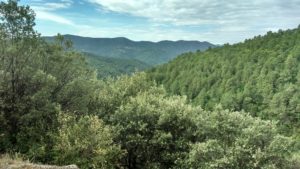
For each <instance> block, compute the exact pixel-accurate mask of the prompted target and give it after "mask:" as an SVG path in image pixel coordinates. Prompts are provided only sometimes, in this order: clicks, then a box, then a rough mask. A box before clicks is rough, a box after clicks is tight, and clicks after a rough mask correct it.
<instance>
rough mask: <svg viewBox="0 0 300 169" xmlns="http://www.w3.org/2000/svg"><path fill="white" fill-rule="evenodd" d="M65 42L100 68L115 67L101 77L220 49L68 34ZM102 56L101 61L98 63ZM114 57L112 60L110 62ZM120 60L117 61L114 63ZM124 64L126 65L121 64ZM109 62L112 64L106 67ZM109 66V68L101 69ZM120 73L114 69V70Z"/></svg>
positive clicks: (192, 43) (195, 43)
mask: <svg viewBox="0 0 300 169" xmlns="http://www.w3.org/2000/svg"><path fill="white" fill-rule="evenodd" d="M64 37H65V39H68V40H71V41H72V42H73V47H74V48H75V49H76V50H78V51H81V52H84V53H86V54H88V55H89V56H88V59H89V60H90V61H91V59H92V62H93V65H94V66H95V63H99V64H97V65H96V66H95V67H96V68H97V69H98V71H99V69H100V68H103V67H106V68H111V69H110V70H109V72H106V70H107V69H106V68H105V69H106V70H103V69H101V71H104V72H101V73H100V74H107V75H113V76H114V75H118V74H119V73H120V72H122V71H123V70H126V71H125V72H123V73H130V72H131V71H132V70H135V69H136V70H141V69H145V68H148V67H152V66H154V65H158V64H162V63H166V62H168V61H170V60H172V59H173V58H175V57H176V56H178V55H180V54H182V53H186V52H195V51H197V50H200V51H203V50H206V49H208V48H210V47H211V48H213V47H216V46H215V45H213V44H211V43H209V42H200V41H183V40H181V41H160V42H150V41H132V40H129V39H127V38H124V37H120V38H90V37H81V36H75V35H64ZM44 38H45V39H46V41H48V42H52V41H54V37H44ZM97 56H99V60H98V61H96V60H97ZM108 58H110V59H108ZM114 59H117V60H114ZM120 62H123V63H120ZM106 63H108V64H106ZM98 65H105V66H100V67H99V66H98ZM108 65H110V66H108ZM114 67H115V68H118V70H112V69H113V68H114Z"/></svg>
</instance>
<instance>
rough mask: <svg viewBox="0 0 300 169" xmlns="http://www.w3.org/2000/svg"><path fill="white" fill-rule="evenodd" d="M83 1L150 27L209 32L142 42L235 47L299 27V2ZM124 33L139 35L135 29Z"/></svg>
mask: <svg viewBox="0 0 300 169" xmlns="http://www.w3.org/2000/svg"><path fill="white" fill-rule="evenodd" d="M86 1H89V2H90V3H93V4H96V5H97V6H98V7H99V8H100V10H104V11H111V12H117V13H125V14H129V15H132V16H137V17H143V18H147V19H149V21H151V22H152V23H153V24H158V25H159V24H164V23H167V24H171V25H173V26H174V27H176V26H179V27H180V26H198V27H203V26H204V27H205V26H206V27H209V28H210V29H209V30H206V31H203V30H199V32H197V33H196V32H190V31H188V30H184V29H182V30H180V31H179V30H169V31H164V30H155V31H153V32H147V33H146V34H144V35H143V37H145V38H144V39H148V38H149V39H152V38H156V39H162V38H164V39H174V38H177V39H185V38H186V39H200V40H209V41H211V42H214V43H222V42H223V43H224V42H230V43H234V42H239V41H241V40H243V39H245V38H251V37H252V36H255V35H258V34H263V33H265V32H266V31H268V30H270V29H271V30H278V29H288V28H293V27H296V26H297V25H298V24H300V10H299V9H300V0H284V1H283V0H151V1H150V0H86ZM127 31H128V32H136V33H139V31H135V30H134V28H133V29H130V30H127ZM124 33H125V34H126V35H127V34H131V33H126V32H124ZM149 34H150V35H149ZM148 35H149V36H150V37H148ZM135 36H138V35H135Z"/></svg>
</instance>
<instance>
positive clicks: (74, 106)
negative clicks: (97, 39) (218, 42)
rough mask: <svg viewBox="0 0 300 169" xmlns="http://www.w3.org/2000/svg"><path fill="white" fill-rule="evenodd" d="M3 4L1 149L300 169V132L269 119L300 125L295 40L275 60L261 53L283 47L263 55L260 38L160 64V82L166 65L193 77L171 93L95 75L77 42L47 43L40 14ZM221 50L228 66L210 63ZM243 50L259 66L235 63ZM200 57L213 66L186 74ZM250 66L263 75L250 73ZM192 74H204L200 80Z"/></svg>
mask: <svg viewBox="0 0 300 169" xmlns="http://www.w3.org/2000/svg"><path fill="white" fill-rule="evenodd" d="M0 9H1V10H0V12H1V17H2V18H1V19H2V22H1V23H0V24H1V29H0V59H1V62H0V153H9V152H18V153H21V154H22V155H23V156H24V157H26V158H28V159H32V160H33V161H37V162H44V163H49V164H51V163H52V164H60V165H65V164H77V165H79V166H80V167H81V168H86V169H88V168H183V169H184V168H205V169H210V168H214V169H221V168H228V169H242V168H250V169H259V168H285V169H296V168H299V147H300V145H299V137H300V136H299V135H294V136H293V137H287V136H283V135H281V134H279V132H278V128H277V126H276V123H275V121H272V119H276V120H278V121H279V125H280V129H281V131H290V130H291V128H293V130H294V131H293V132H294V133H297V131H299V129H298V128H297V127H298V119H297V117H298V109H299V105H298V100H299V94H298V91H299V87H298V86H299V85H298V83H299V74H298V65H297V64H295V62H296V61H298V54H299V48H298V47H292V49H291V51H287V50H288V49H290V48H289V46H290V45H291V44H294V43H296V42H297V43H298V41H297V40H295V42H294V43H292V42H290V41H285V43H282V45H284V44H286V43H287V44H288V45H285V46H277V47H275V48H276V49H277V48H278V50H279V49H280V50H281V51H282V52H283V53H280V55H279V56H278V59H276V57H270V58H269V57H255V56H256V54H259V55H261V54H262V53H265V54H268V55H269V54H270V55H271V56H273V55H275V56H277V55H276V54H277V53H276V51H277V50H274V52H273V50H271V49H273V48H274V44H276V43H274V42H272V41H271V42H272V43H271V42H270V43H266V45H265V47H266V49H268V50H266V52H264V51H260V50H257V51H253V52H251V50H252V49H257V48H258V46H261V45H258V46H256V47H253V46H255V45H256V43H251V42H252V41H247V42H246V43H244V44H238V45H235V46H229V45H225V46H224V47H223V48H219V49H210V50H209V51H208V52H205V53H201V52H198V53H197V54H192V53H189V54H186V55H187V56H186V57H187V58H190V59H191V60H192V62H191V63H189V64H187V65H186V64H184V60H183V61H182V64H179V65H178V67H176V68H173V67H172V66H163V67H160V68H158V70H160V73H159V72H158V71H157V70H155V71H154V73H153V74H154V75H157V76H156V77H157V78H158V81H159V82H163V81H164V80H166V79H165V76H164V74H162V72H163V71H165V72H167V73H170V74H171V77H172V78H171V80H173V79H176V78H178V77H182V78H188V79H189V80H190V81H189V80H188V81H187V82H190V83H186V84H184V85H182V84H183V83H182V81H174V82H173V81H168V83H170V84H171V86H172V88H171V89H172V91H173V92H174V93H177V94H182V93H186V92H187V94H188V99H187V98H186V97H185V96H170V95H169V94H168V93H167V92H166V91H165V90H164V88H163V87H162V86H157V85H156V84H155V83H154V82H149V81H148V75H147V74H146V73H135V74H132V76H128V75H126V76H121V77H118V78H115V79H112V78H108V79H105V80H98V79H97V77H96V76H97V74H96V72H95V71H93V70H92V69H90V68H89V67H88V63H87V62H86V61H85V59H84V56H82V55H81V54H79V53H77V52H74V51H73V50H72V46H71V45H72V42H70V41H65V40H64V36H61V35H58V36H57V38H56V41H55V43H52V44H47V43H46V42H44V41H43V40H42V39H41V38H40V37H39V36H38V35H37V34H36V33H35V32H34V31H33V28H32V26H33V25H34V22H33V21H34V13H33V12H32V10H30V8H29V7H19V6H18V4H17V1H12V0H9V1H7V2H1V5H0ZM9 26H11V27H9ZM297 31H298V30H293V31H288V32H287V33H283V32H281V33H278V34H272V33H269V34H268V35H267V36H266V37H265V38H260V37H259V38H257V39H258V40H257V39H255V40H253V41H254V42H255V41H262V42H265V41H266V42H269V41H268V40H265V39H268V38H270V39H272V38H273V39H276V38H274V37H277V36H278V38H277V39H276V40H277V41H278V42H281V41H280V39H281V38H280V37H281V36H283V37H289V36H288V35H290V34H292V35H293V36H294V35H295V36H297V35H298V32H297ZM273 36H274V37H273ZM290 36H291V35H290ZM271 37H272V38H271ZM292 39H293V38H292ZM240 46H242V47H244V46H246V47H245V48H246V49H247V50H245V51H244V53H248V54H249V53H252V54H251V57H250V55H249V56H248V55H240V53H239V52H237V53H235V51H239V50H237V49H236V48H239V47H240ZM250 49H251V50H250ZM231 50H232V51H231ZM219 53H223V54H224V56H227V55H228V56H229V57H228V58H227V57H226V58H225V57H224V58H223V57H220V58H219V59H220V60H222V61H224V62H225V63H224V64H221V63H222V62H220V63H219V62H216V61H215V60H212V59H215V58H216V57H218V54H219ZM255 53H256V54H255ZM211 54H214V55H213V56H211ZM237 54H239V55H237ZM254 54H255V55H254ZM272 54H273V55H272ZM285 54H288V57H287V58H285V56H286V55H285ZM198 55H201V57H200V58H199V57H196V56H198ZM191 56H192V57H191ZM194 56H195V57H194ZM208 56H209V57H208ZM222 56H223V55H222ZM238 56H243V57H249V58H248V59H249V60H250V61H249V60H248V61H249V62H250V63H252V64H249V65H248V64H246V63H244V62H239V60H238V59H234V58H235V57H237V58H238ZM261 56H264V55H261ZM186 57H179V58H178V59H176V60H175V61H174V62H173V63H176V62H177V61H178V60H181V59H185V58H186ZM201 58H206V59H205V60H202V59H201ZM210 58H211V59H210ZM274 58H275V59H274ZM198 59H199V60H200V61H201V64H202V61H203V64H204V63H206V64H209V66H206V67H205V65H203V68H202V67H200V68H201V69H202V70H201V71H199V72H197V71H196V70H195V69H191V70H192V72H189V69H186V68H188V67H193V64H194V63H198V62H199V61H198ZM264 59H265V60H264ZM246 60H247V59H246ZM261 60H264V61H268V62H270V63H271V64H267V62H266V63H264V62H262V61H261ZM256 63H259V64H260V66H261V69H257V67H256V66H258V67H259V65H257V64H256ZM280 63H283V64H280ZM171 65H172V63H171ZM232 65H235V66H236V67H234V66H232ZM262 65H265V66H262ZM165 67H167V68H165ZM244 67H245V70H244V69H243V68H244ZM246 68H247V69H246ZM250 68H251V70H252V68H253V70H254V73H253V74H255V75H257V76H252V73H251V72H250V71H249V70H250ZM288 68H289V69H288ZM248 69H249V70H248ZM181 70H188V71H187V72H189V73H190V74H188V75H186V74H185V73H186V72H184V71H181ZM237 70H242V72H239V71H237ZM272 70H282V71H280V72H277V71H272ZM155 73H156V74H155ZM173 73H174V74H173ZM194 73H199V74H200V75H203V76H202V77H203V81H202V80H197V79H196V78H195V77H197V76H193V75H194ZM218 73H221V75H219V74H218ZM153 74H152V75H153ZM220 77H226V78H228V79H227V80H225V79H223V78H220ZM257 77H258V78H259V79H257ZM210 89H211V90H210ZM212 89H215V90H212ZM169 90H170V89H169ZM198 90H199V91H200V92H199V94H198V93H197V92H195V91H198ZM241 91H243V92H241ZM222 92H224V93H223V94H222ZM189 99H193V100H194V101H195V102H197V101H199V103H201V104H202V105H203V106H204V107H205V108H207V109H209V108H212V107H214V105H215V103H219V102H220V103H222V104H224V106H225V107H227V108H230V109H234V110H242V109H245V110H247V111H249V112H251V113H252V115H257V116H261V117H263V118H269V119H270V121H266V120H262V119H261V118H259V117H252V116H250V115H249V114H247V113H245V112H244V111H238V112H233V111H229V110H224V109H223V108H222V107H220V106H218V107H216V108H212V109H211V110H203V109H201V108H200V107H199V106H193V105H191V104H189ZM297 141H298V142H297Z"/></svg>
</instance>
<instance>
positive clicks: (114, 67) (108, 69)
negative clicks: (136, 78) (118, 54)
mask: <svg viewBox="0 0 300 169" xmlns="http://www.w3.org/2000/svg"><path fill="white" fill-rule="evenodd" d="M84 54H85V56H86V58H87V62H88V63H89V64H90V65H91V66H92V67H93V68H95V69H96V70H97V73H98V77H99V78H103V77H108V76H110V77H115V76H118V75H121V74H130V73H132V72H136V71H141V70H145V69H147V68H150V66H149V65H147V64H145V63H143V62H141V61H138V60H136V59H122V58H108V57H103V56H98V55H94V54H91V53H84Z"/></svg>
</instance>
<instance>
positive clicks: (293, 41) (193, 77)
mask: <svg viewBox="0 0 300 169" xmlns="http://www.w3.org/2000/svg"><path fill="white" fill-rule="evenodd" d="M149 75H150V77H151V78H152V79H155V80H156V82H158V83H159V84H163V85H164V87H165V88H166V89H167V91H169V92H171V93H172V94H179V95H187V96H188V99H191V100H192V102H193V103H194V104H195V105H201V106H202V107H203V108H205V109H209V110H211V109H213V108H214V106H215V105H216V104H219V103H220V104H222V106H223V107H224V108H228V109H230V110H234V111H241V110H245V111H246V112H250V113H251V114H252V115H253V116H255V117H257V116H258V117H261V118H263V119H273V120H278V121H279V125H280V126H281V127H282V128H284V131H285V132H287V131H290V132H293V131H294V132H299V130H298V129H299V127H300V85H299V84H300V27H298V28H297V29H293V30H287V31H281V30H280V31H279V32H276V33H272V32H268V33H267V34H266V35H265V36H256V37H254V38H253V39H249V40H245V42H243V43H238V44H235V45H228V44H226V45H224V46H223V47H219V48H215V49H210V50H208V51H205V52H196V53H187V54H183V55H181V56H179V57H178V58H176V59H175V60H173V61H171V62H170V63H168V64H165V65H162V66H159V67H157V68H154V69H153V70H152V71H151V72H149Z"/></svg>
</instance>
